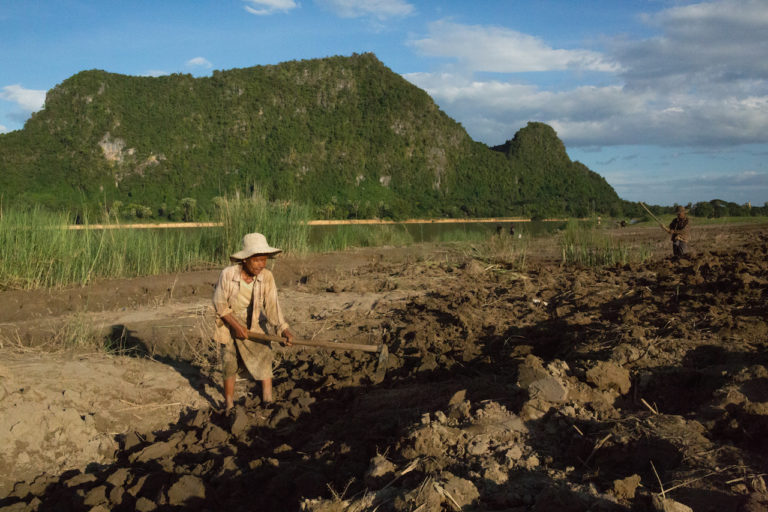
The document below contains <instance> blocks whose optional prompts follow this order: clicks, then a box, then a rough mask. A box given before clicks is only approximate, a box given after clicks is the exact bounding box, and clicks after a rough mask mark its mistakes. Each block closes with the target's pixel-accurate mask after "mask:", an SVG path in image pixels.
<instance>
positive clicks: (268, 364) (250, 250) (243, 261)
mask: <svg viewBox="0 0 768 512" xmlns="http://www.w3.org/2000/svg"><path fill="white" fill-rule="evenodd" d="M280 252H282V251H281V249H276V248H274V247H270V246H269V244H268V243H267V239H266V237H264V235H262V234H261V233H249V234H247V235H245V236H244V237H243V248H242V250H240V251H238V252H236V253H234V254H233V255H232V256H230V261H232V263H233V265H230V266H228V267H226V268H225V269H224V270H222V271H221V275H220V276H219V281H218V283H217V284H216V288H215V290H214V292H213V307H214V309H215V310H216V331H215V334H214V340H215V341H217V342H219V343H220V346H221V362H222V373H223V377H224V400H225V406H226V413H227V414H229V413H230V412H231V410H232V407H233V406H234V396H235V379H236V377H237V373H238V370H239V369H240V366H241V363H242V366H245V368H246V369H247V370H248V372H249V373H250V374H251V375H252V376H253V378H254V379H256V380H258V381H261V386H262V388H261V389H262V399H263V401H264V402H271V401H272V347H271V346H269V345H268V344H266V343H260V342H257V341H251V340H249V339H248V331H249V330H251V331H256V332H260V333H266V328H267V324H269V325H271V326H272V327H273V328H275V329H276V331H277V332H278V333H280V336H282V337H284V338H285V339H286V341H285V343H284V344H285V345H286V346H289V345H291V343H292V340H293V333H291V331H290V329H289V327H288V323H287V322H286V321H285V318H284V317H283V313H282V311H281V310H280V304H279V302H278V300H277V286H276V285H275V278H274V276H273V275H272V272H271V271H269V270H268V269H267V268H265V267H266V265H267V260H268V259H269V258H270V257H272V256H275V255H276V254H278V253H280Z"/></svg>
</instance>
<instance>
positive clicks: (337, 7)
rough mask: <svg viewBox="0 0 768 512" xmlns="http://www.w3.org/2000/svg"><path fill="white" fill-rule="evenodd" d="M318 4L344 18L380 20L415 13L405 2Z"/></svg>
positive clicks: (322, 0)
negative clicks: (364, 17)
mask: <svg viewBox="0 0 768 512" xmlns="http://www.w3.org/2000/svg"><path fill="white" fill-rule="evenodd" d="M316 1H317V3H318V4H320V5H322V6H324V7H326V8H327V9H329V10H331V11H333V12H334V13H336V15H337V16H340V17H342V18H359V17H363V16H373V17H375V18H378V19H380V20H385V19H389V18H402V17H403V16H408V15H410V14H412V13H413V12H414V7H413V5H412V4H410V3H408V2H405V1H403V0H367V1H360V0H316Z"/></svg>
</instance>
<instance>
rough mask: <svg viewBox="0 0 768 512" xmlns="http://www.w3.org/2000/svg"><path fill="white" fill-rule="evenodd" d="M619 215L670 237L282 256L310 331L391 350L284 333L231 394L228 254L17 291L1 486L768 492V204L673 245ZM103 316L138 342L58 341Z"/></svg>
mask: <svg viewBox="0 0 768 512" xmlns="http://www.w3.org/2000/svg"><path fill="white" fill-rule="evenodd" d="M616 236H620V237H622V238H626V239H627V240H644V241H650V240H654V241H656V240H657V241H658V242H657V243H655V248H656V249H655V252H656V254H655V256H654V258H653V259H652V261H650V262H649V263H646V264H636V265H628V266H620V267H612V268H600V269H592V268H578V267H562V266H560V265H559V264H558V262H557V260H556V256H557V253H558V250H557V246H556V243H554V242H553V241H552V240H551V239H550V240H537V241H535V242H531V243H530V245H529V246H528V257H527V263H526V268H525V270H523V271H519V270H516V269H512V268H509V267H508V266H507V265H506V264H505V263H504V262H501V261H493V260H491V259H489V258H487V257H486V256H484V255H482V254H478V253H477V252H476V251H468V250H465V249H460V248H457V247H452V246H427V245H424V246H414V247H409V248H379V249H371V250H359V251H350V252H346V253H342V254H328V255H321V256H315V257H311V258H304V259H293V258H281V259H278V260H277V263H276V266H275V268H274V272H275V275H276V277H277V279H278V284H279V286H280V297H281V302H282V304H283V306H284V309H285V310H286V316H287V317H288V318H289V320H290V321H291V323H292V325H293V327H294V330H295V331H296V332H297V333H298V334H299V335H301V336H302V337H304V338H313V339H320V340H335V341H341V342H354V343H371V344H380V343H383V344H385V345H386V346H387V347H388V349H389V358H388V360H387V363H386V366H385V368H378V367H377V357H376V355H375V354H369V353H364V352H349V351H343V350H310V349H299V348H290V349H285V350H282V351H281V352H280V353H279V354H278V357H277V367H276V380H275V384H276V388H275V391H276V398H277V400H276V402H275V403H273V404H262V403H260V400H259V398H258V396H259V388H258V385H257V384H255V383H253V382H251V381H249V380H247V379H243V380H241V381H238V386H237V398H238V406H237V408H236V414H235V415H234V417H233V418H224V417H223V416H222V415H221V414H220V413H219V412H218V408H219V407H220V403H221V395H220V385H219V376H218V370H217V364H218V361H217V354H216V349H215V346H213V345H212V344H211V342H210V340H209V334H210V324H211V318H212V313H211V308H210V305H209V301H210V295H211V292H212V289H213V285H214V282H215V280H216V277H217V275H218V271H207V272H194V273H187V274H181V275H174V276H160V277H153V278H141V279H131V280H119V281H110V282H104V283H99V284H97V285H94V286H90V287H87V288H77V289H71V290H63V291H37V292H17V291H13V292H4V293H0V343H2V347H1V348H0V352H2V362H0V475H2V476H3V479H0V510H177V509H180V508H193V509H202V510H206V509H207V510H224V509H226V510H232V511H234V510H256V509H260V510H307V511H332V510H361V511H362V510H379V511H388V510H395V511H415V510H422V511H432V510H515V511H528V510H530V511H550V510H565V511H582V510H583V511H586V510H594V511H598V510H600V511H603V510H605V511H609V510H617V511H621V510H632V511H643V510H662V509H663V508H664V507H666V508H667V509H669V510H686V508H685V506H687V507H690V508H691V509H693V510H696V511H697V512H699V511H709V510H711V511H737V510H745V511H746V510H766V507H768V493H767V492H766V486H765V483H764V480H763V477H764V474H765V473H768V460H767V459H766V453H768V441H766V439H768V437H766V435H767V434H768V355H767V353H766V348H768V306H767V305H766V304H768V226H766V225H741V226H725V227H723V226H714V227H713V226H707V227H701V228H698V229H696V230H695V238H694V240H693V241H692V247H693V249H694V253H693V254H692V255H691V256H690V257H686V258H683V259H681V260H678V261H673V260H671V259H670V258H668V257H667V253H668V252H669V250H670V248H669V243H668V241H666V240H664V239H663V234H661V233H659V231H658V229H647V228H646V229H640V228H633V229H625V230H617V231H616ZM83 326H85V327H88V328H89V329H95V330H97V331H99V332H100V333H101V334H103V335H105V336H107V337H108V338H109V339H111V340H112V341H113V344H114V346H117V347H119V348H121V349H122V350H123V352H122V354H121V355H118V354H114V353H111V354H110V353H105V352H103V351H93V350H91V352H84V351H83V350H82V349H81V350H76V349H73V348H68V349H66V350H63V349H62V348H61V344H62V343H63V340H72V339H74V340H75V341H77V335H78V333H80V332H81V330H82V331H83V332H85V331H86V329H83ZM382 369H385V370H386V372H384V373H382V371H381V370H382ZM662 487H663V490H664V491H665V493H664V495H663V496H659V495H657V494H658V493H659V491H661V490H662Z"/></svg>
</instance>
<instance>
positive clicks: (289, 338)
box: [280, 329, 293, 347]
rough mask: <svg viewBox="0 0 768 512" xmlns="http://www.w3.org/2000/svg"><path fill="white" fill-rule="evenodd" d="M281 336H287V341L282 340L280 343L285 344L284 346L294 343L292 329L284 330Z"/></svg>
mask: <svg viewBox="0 0 768 512" xmlns="http://www.w3.org/2000/svg"><path fill="white" fill-rule="evenodd" d="M280 336H282V337H283V338H285V341H283V342H280V344H281V345H282V346H284V347H290V346H291V345H293V333H292V332H291V330H290V329H286V330H284V331H283V332H282V333H281V334H280Z"/></svg>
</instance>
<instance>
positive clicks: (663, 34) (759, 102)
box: [0, 0, 768, 205]
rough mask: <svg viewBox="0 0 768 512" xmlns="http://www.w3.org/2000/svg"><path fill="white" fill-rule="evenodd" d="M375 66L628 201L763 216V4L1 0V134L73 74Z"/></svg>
mask: <svg viewBox="0 0 768 512" xmlns="http://www.w3.org/2000/svg"><path fill="white" fill-rule="evenodd" d="M363 52H373V53H375V54H376V56H377V57H378V58H379V60H381V61H382V62H383V63H384V64H385V65H387V66H388V67H389V68H390V69H392V70H393V71H394V72H396V73H399V74H401V75H403V76H404V77H405V78H406V79H407V80H409V81H410V82H412V83H413V84H415V85H417V86H419V87H421V88H422V89H424V90H426V91H427V92H428V93H429V94H430V95H431V96H432V98H433V99H434V100H435V102H436V103H437V104H438V105H439V106H440V107H441V108H442V109H443V110H444V111H445V112H446V113H447V114H448V115H450V116H451V117H453V118H454V119H456V120H457V121H459V122H460V123H461V124H462V125H463V126H464V128H466V130H467V132H468V133H469V135H470V136H471V137H472V138H474V139H475V140H478V141H481V142H484V143H486V144H488V145H498V144H502V143H503V142H505V141H506V140H508V139H511V138H512V137H513V136H514V134H515V132H516V131H517V130H519V129H520V128H521V127H523V126H525V125H526V124H527V123H528V122H529V121H541V122H545V123H547V124H549V125H551V126H552V127H553V128H555V130H556V131H557V133H558V135H559V136H560V138H561V139H562V140H563V142H564V143H565V145H566V148H567V150H568V153H569V155H570V156H571V158H572V159H574V160H578V161H580V162H582V163H584V164H585V165H587V166H588V167H589V168H590V169H592V170H594V171H595V172H597V173H599V174H600V175H602V176H603V177H605V179H606V180H607V181H608V183H610V184H611V185H612V186H613V187H614V188H615V189H616V191H617V192H618V193H619V195H620V196H621V197H622V198H624V199H627V200H631V201H644V202H647V203H651V204H662V205H671V204H674V203H682V204H685V203H688V202H696V201H707V200H710V199H715V198H717V199H724V200H726V201H733V202H737V203H746V202H748V201H750V202H752V204H757V205H763V204H764V203H765V202H766V201H768V0H739V1H736V0H718V1H712V2H689V1H676V0H644V1H640V0H621V1H619V0H604V1H598V0H593V1H590V0H584V1H579V2H576V1H573V0H536V1H533V0H530V1H523V0H480V1H478V2H470V1H467V0H443V1H416V0H369V1H362V0H360V1H354V0H218V1H212V0H211V1H209V0H195V1H190V0H159V1H158V0H153V1H148V0H134V1H131V2H126V1H124V0H119V1H118V0H99V1H85V0H57V1H54V0H0V132H7V131H11V130H18V129H21V128H22V127H23V124H24V122H25V120H26V119H28V118H29V115H30V114H31V113H32V112H34V111H36V110H39V109H40V108H42V107H43V103H44V100H45V92H46V91H47V90H49V89H51V88H52V87H53V86H55V85H56V84H58V83H60V82H62V81H63V80H65V79H66V78H68V77H70V76H71V75H73V74H75V73H77V72H79V71H82V70H85V69H103V70H106V71H110V72H115V73H124V74H129V75H162V74H167V73H175V72H181V73H191V74H193V75H195V76H207V75H210V73H211V72H212V71H213V70H214V69H231V68H241V67H249V66H255V65H262V64H276V63H279V62H283V61H287V60H296V59H310V58H322V57H327V56H331V55H351V54H352V53H363Z"/></svg>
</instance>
